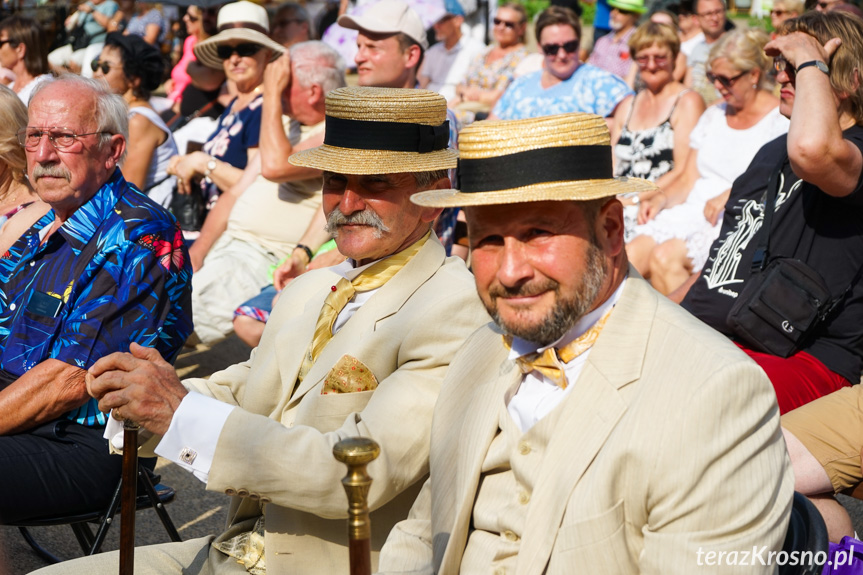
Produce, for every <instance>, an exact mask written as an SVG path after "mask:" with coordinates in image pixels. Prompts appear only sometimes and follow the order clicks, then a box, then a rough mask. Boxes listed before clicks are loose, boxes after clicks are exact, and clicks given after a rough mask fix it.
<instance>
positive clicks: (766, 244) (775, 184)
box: [751, 153, 788, 273]
mask: <svg viewBox="0 0 863 575" xmlns="http://www.w3.org/2000/svg"><path fill="white" fill-rule="evenodd" d="M787 160H788V153H783V154H782V158H781V159H780V160H779V163H777V164H776V169H775V170H773V173H771V174H770V179H769V180H768V181H767V197H766V198H765V200H764V220H763V221H762V224H761V230H760V231H759V234H758V246H757V247H756V248H755V254H753V256H752V268H751V269H752V273H759V272H762V271H764V268H765V267H767V262H768V261H770V227H771V226H772V225H773V213H774V212H775V211H776V198H777V197H779V181H780V180H781V179H782V178H781V176H782V168H783V167H784V166H785V162H786V161H787Z"/></svg>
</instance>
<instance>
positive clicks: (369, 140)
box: [324, 116, 449, 154]
mask: <svg viewBox="0 0 863 575" xmlns="http://www.w3.org/2000/svg"><path fill="white" fill-rule="evenodd" d="M326 125H327V128H326V131H325V132H324V144H327V145H329V146H338V147H339V148H353V149H357V150H388V151H391V152H419V153H420V154H425V153H428V152H435V151H437V150H445V149H446V147H447V146H448V145H449V120H446V121H444V123H443V124H441V125H439V126H426V125H423V124H402V123H400V122H370V121H365V120H346V119H345V118H336V117H333V116H327V124H326Z"/></svg>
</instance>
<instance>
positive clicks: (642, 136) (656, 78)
mask: <svg viewBox="0 0 863 575" xmlns="http://www.w3.org/2000/svg"><path fill="white" fill-rule="evenodd" d="M629 50H630V53H631V55H632V60H633V62H635V64H636V66H637V67H638V69H639V73H640V75H641V80H642V82H643V83H644V89H643V90H641V91H640V92H638V93H637V94H636V95H635V96H631V97H629V98H627V99H626V100H624V101H623V102H621V103H620V105H619V106H618V107H617V110H616V111H615V113H614V124H613V128H612V133H613V134H619V136H617V142H616V144H615V145H614V158H615V163H616V164H615V170H614V171H615V176H627V177H632V178H644V179H647V180H650V181H651V182H655V183H656V184H657V185H659V186H660V187H661V186H664V185H667V184H669V183H671V182H672V181H674V179H675V178H677V176H678V175H679V174H680V172H682V171H683V168H684V166H685V165H686V158H687V156H688V155H689V134H690V132H692V129H693V128H694V127H695V124H696V123H697V122H698V118H699V117H700V116H701V114H702V112H704V100H702V99H701V96H699V95H698V93H696V92H694V91H692V90H690V89H689V88H687V87H686V86H684V85H683V84H681V83H680V82H678V81H676V80H675V79H674V69H675V62H676V61H677V55H678V54H679V50H680V39H679V37H678V34H677V31H676V30H674V29H673V28H672V27H670V26H667V25H665V24H657V23H656V22H652V21H648V22H645V23H644V24H642V25H641V26H639V27H638V28H637V29H636V31H635V33H634V34H633V35H632V37H631V38H630V39H629ZM640 199H641V198H640V196H639V195H638V194H632V197H627V198H621V200H622V201H623V204H624V206H625V207H624V220H625V223H626V230H627V233H628V234H629V235H631V234H632V232H633V230H634V228H635V225H636V220H637V217H638V203H639V200H640ZM626 239H627V240H628V239H631V238H630V237H627V238H626Z"/></svg>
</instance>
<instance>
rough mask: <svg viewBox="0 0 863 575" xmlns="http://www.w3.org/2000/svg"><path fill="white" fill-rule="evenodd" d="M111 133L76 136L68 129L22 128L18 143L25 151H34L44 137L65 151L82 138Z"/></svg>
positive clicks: (89, 133)
mask: <svg viewBox="0 0 863 575" xmlns="http://www.w3.org/2000/svg"><path fill="white" fill-rule="evenodd" d="M109 133H110V132H87V133H86V134H76V133H75V132H73V131H71V130H69V129H68V128H58V127H51V128H41V129H40V128H21V129H20V130H18V143H19V144H21V145H22V146H23V147H24V149H25V150H29V151H31V152H32V151H34V150H36V148H38V147H39V143H40V142H41V141H42V136H48V141H50V142H51V145H53V146H54V147H55V148H56V149H58V150H65V149H67V148H70V147H72V146H74V145H75V143H76V142H77V141H78V138H80V137H82V136H94V135H96V134H100V135H101V134H109Z"/></svg>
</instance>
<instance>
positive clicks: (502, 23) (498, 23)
mask: <svg viewBox="0 0 863 575" xmlns="http://www.w3.org/2000/svg"><path fill="white" fill-rule="evenodd" d="M492 22H494V25H495V26H503V27H504V28H509V29H510V30H514V29H515V27H516V26H518V25H519V24H521V22H508V21H507V20H501V19H500V18H495V19H493V20H492Z"/></svg>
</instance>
